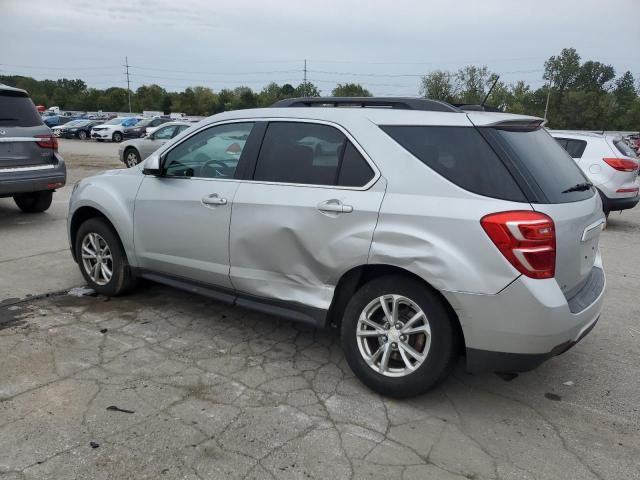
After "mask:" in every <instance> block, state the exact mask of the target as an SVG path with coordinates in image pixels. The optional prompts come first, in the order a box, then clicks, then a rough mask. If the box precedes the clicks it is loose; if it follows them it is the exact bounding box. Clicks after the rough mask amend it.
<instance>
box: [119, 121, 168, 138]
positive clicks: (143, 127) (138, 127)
mask: <svg viewBox="0 0 640 480" xmlns="http://www.w3.org/2000/svg"><path fill="white" fill-rule="evenodd" d="M169 121H171V119H169V118H168V117H167V118H162V117H154V118H143V119H142V120H140V121H139V122H138V123H136V124H135V125H132V126H131V127H126V128H124V129H123V130H122V133H123V134H124V138H140V137H143V136H144V135H146V134H147V129H148V128H154V127H159V126H160V125H162V124H164V123H167V122H169Z"/></svg>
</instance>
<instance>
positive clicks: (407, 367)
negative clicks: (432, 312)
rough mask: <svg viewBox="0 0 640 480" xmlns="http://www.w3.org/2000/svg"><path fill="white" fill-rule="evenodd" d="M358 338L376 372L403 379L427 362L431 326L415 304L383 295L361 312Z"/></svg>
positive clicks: (359, 345)
mask: <svg viewBox="0 0 640 480" xmlns="http://www.w3.org/2000/svg"><path fill="white" fill-rule="evenodd" d="M356 339H357V343H358V350H359V351H360V355H362V358H363V359H364V361H365V362H366V363H367V365H369V367H371V368H372V369H373V370H374V371H376V372H378V373H380V374H381V375H384V376H387V377H404V376H406V375H409V374H411V373H412V372H414V371H415V370H417V369H418V368H419V367H420V366H421V365H422V364H423V363H424V361H425V360H426V358H427V355H428V353H429V349H430V347H431V327H430V326H429V320H428V319H427V315H426V314H425V313H424V312H423V310H422V309H421V308H420V307H419V306H418V304H417V303H416V302H414V301H413V300H411V299H410V298H407V297H404V296H402V295H383V296H380V297H377V298H376V299H374V300H372V301H371V302H370V303H369V304H368V305H367V306H366V307H365V308H364V309H363V310H362V312H361V314H360V317H359V319H358V323H357V327H356Z"/></svg>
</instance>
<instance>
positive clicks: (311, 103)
mask: <svg viewBox="0 0 640 480" xmlns="http://www.w3.org/2000/svg"><path fill="white" fill-rule="evenodd" d="M271 106H272V107H273V108H285V107H360V108H365V107H374V108H376V107H377V108H394V109H398V110H423V111H430V112H458V113H459V112H461V111H462V110H460V109H458V108H456V107H454V106H453V105H449V104H448V103H445V102H440V101H438V100H429V99H426V98H411V97H304V98H287V99H285V100H279V101H277V102H276V103H274V104H273V105H271Z"/></svg>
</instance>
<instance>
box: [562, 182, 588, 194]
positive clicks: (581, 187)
mask: <svg viewBox="0 0 640 480" xmlns="http://www.w3.org/2000/svg"><path fill="white" fill-rule="evenodd" d="M591 187H593V183H591V182H583V183H578V184H577V185H574V186H573V187H571V188H567V189H566V190H564V191H563V192H562V193H569V192H584V191H585V190H591Z"/></svg>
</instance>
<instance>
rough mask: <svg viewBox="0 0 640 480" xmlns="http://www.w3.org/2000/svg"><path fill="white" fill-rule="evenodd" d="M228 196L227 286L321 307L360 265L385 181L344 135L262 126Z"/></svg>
mask: <svg viewBox="0 0 640 480" xmlns="http://www.w3.org/2000/svg"><path fill="white" fill-rule="evenodd" d="M250 171H252V172H253V174H252V175H249V177H250V178H251V180H250V181H243V182H242V183H241V184H240V186H239V188H238V191H237V193H236V196H235V199H234V204H233V215H232V220H231V230H230V244H229V245H230V259H231V270H230V276H231V281H232V283H233V285H234V287H235V288H236V290H237V291H238V292H241V293H245V294H250V295H255V296H259V297H263V298H264V297H266V298H270V299H277V300H283V301H287V302H294V303H299V304H304V305H306V306H311V307H316V308H320V309H326V308H328V307H329V304H330V302H331V298H332V296H333V290H334V287H335V285H336V282H337V280H338V279H339V278H340V276H341V274H342V273H344V272H346V271H347V270H349V269H350V268H352V267H353V266H356V265H362V264H366V263H367V258H368V254H369V247H370V245H371V239H372V236H373V231H374V228H375V225H376V221H377V218H378V211H379V209H380V204H381V202H382V198H383V196H384V191H385V181H384V179H382V178H380V177H379V174H378V173H377V171H376V170H375V167H374V166H372V164H371V163H370V161H369V160H367V159H366V154H365V153H364V151H363V150H362V149H361V148H360V147H359V146H357V144H356V143H355V142H354V141H353V139H351V138H350V137H349V136H348V135H347V134H346V132H345V131H344V130H342V129H341V128H339V127H337V126H335V125H330V124H326V123H322V122H312V121H277V122H270V123H269V125H268V126H267V129H266V133H265V136H264V139H263V142H262V146H261V149H260V153H259V155H258V158H257V163H256V165H255V167H254V168H250Z"/></svg>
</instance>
